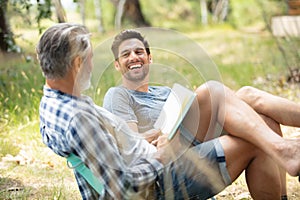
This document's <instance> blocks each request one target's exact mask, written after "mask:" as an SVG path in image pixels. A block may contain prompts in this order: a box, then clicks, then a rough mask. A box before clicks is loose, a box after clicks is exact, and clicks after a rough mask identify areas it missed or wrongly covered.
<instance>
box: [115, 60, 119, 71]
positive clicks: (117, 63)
mask: <svg viewBox="0 0 300 200" xmlns="http://www.w3.org/2000/svg"><path fill="white" fill-rule="evenodd" d="M114 64H115V69H116V70H117V71H120V70H121V68H120V64H119V61H117V60H115V62H114Z"/></svg>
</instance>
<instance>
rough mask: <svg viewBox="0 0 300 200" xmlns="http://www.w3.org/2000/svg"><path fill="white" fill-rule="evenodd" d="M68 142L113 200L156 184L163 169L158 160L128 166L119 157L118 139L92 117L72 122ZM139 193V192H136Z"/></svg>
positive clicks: (78, 117)
mask: <svg viewBox="0 0 300 200" xmlns="http://www.w3.org/2000/svg"><path fill="white" fill-rule="evenodd" d="M69 130H70V132H69V133H68V140H69V142H70V145H71V146H72V148H73V149H74V151H75V152H74V153H75V154H77V155H78V156H79V157H80V158H81V160H82V161H83V162H84V163H85V164H86V165H87V166H88V167H89V168H90V169H91V170H92V172H93V173H94V175H95V176H96V177H98V178H99V180H100V181H101V182H102V183H104V187H105V189H106V191H107V192H108V193H109V194H110V195H111V196H113V197H118V196H122V195H125V194H124V192H125V193H126V192H128V191H132V189H133V188H135V189H137V190H144V189H145V188H147V187H148V186H149V185H151V184H153V182H154V180H155V178H156V176H157V174H159V173H160V172H161V170H162V168H163V165H162V164H161V163H160V162H158V160H157V158H159V157H160V156H159V155H156V154H155V156H154V157H155V158H156V159H154V158H149V159H148V158H147V159H144V158H140V159H138V160H137V161H136V162H135V164H134V166H130V167H129V166H128V165H127V164H126V162H125V160H124V158H123V157H122V156H121V155H120V150H119V149H118V146H117V144H116V143H115V138H114V137H113V136H112V135H111V134H110V133H109V132H108V130H107V129H105V127H104V126H103V125H101V124H100V123H99V120H98V119H97V118H96V117H94V116H92V115H83V114H79V115H77V117H76V118H74V120H72V122H71V125H70V129H69ZM135 192H138V191H135Z"/></svg>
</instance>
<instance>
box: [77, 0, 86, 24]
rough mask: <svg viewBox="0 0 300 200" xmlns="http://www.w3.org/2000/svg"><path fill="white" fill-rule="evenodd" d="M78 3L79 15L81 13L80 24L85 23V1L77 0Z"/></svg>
mask: <svg viewBox="0 0 300 200" xmlns="http://www.w3.org/2000/svg"><path fill="white" fill-rule="evenodd" d="M78 4H79V7H80V15H81V20H82V24H83V25H85V1H84V0H79V2H78Z"/></svg>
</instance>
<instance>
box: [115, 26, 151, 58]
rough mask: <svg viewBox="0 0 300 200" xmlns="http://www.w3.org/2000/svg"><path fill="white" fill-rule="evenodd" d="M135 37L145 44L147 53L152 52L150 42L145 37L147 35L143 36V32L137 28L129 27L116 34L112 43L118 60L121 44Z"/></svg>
mask: <svg viewBox="0 0 300 200" xmlns="http://www.w3.org/2000/svg"><path fill="white" fill-rule="evenodd" d="M133 38H135V39H138V40H140V41H141V42H142V43H143V44H144V46H145V49H146V52H147V54H148V55H149V54H150V47H149V43H148V41H147V40H146V39H145V37H143V36H142V35H141V33H140V32H138V31H136V30H132V29H127V30H124V31H122V32H120V33H119V34H118V35H116V36H115V38H114V41H113V43H112V46H111V50H112V52H113V54H114V57H115V60H118V57H119V46H120V45H121V43H122V42H123V41H125V40H128V39H133Z"/></svg>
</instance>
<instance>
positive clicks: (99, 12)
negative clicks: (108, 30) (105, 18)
mask: <svg viewBox="0 0 300 200" xmlns="http://www.w3.org/2000/svg"><path fill="white" fill-rule="evenodd" d="M94 6H95V15H96V18H97V20H98V21H99V24H98V31H99V32H100V33H103V32H104V27H103V25H102V24H103V22H102V9H101V3H100V0H94Z"/></svg>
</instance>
